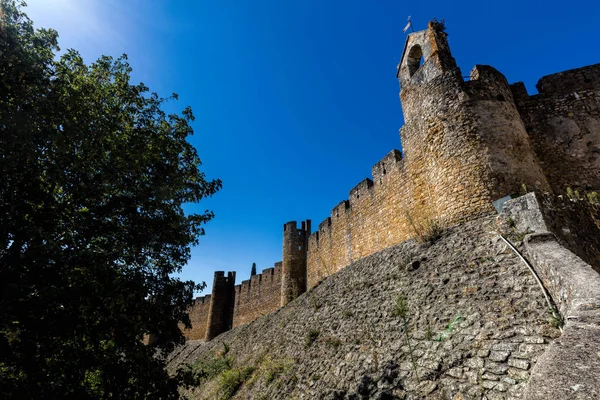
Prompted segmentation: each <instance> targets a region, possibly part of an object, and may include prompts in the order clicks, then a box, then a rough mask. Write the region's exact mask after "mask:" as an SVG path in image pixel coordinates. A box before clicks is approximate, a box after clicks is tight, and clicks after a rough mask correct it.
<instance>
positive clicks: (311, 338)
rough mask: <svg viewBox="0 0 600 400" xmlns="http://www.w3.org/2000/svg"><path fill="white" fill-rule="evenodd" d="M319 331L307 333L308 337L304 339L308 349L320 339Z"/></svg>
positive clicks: (313, 330)
mask: <svg viewBox="0 0 600 400" xmlns="http://www.w3.org/2000/svg"><path fill="white" fill-rule="evenodd" d="M319 333H320V332H319V331H318V330H316V329H310V330H309V331H308V332H307V333H306V337H305V338H304V346H305V347H306V348H308V347H310V346H312V345H313V343H314V342H315V341H316V340H317V338H318V337H319Z"/></svg>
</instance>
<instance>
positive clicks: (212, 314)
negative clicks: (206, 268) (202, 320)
mask: <svg viewBox="0 0 600 400" xmlns="http://www.w3.org/2000/svg"><path fill="white" fill-rule="evenodd" d="M234 285H235V272H228V273H227V276H225V272H223V271H217V272H215V278H214V280H213V288H212V294H211V299H210V306H209V309H208V326H207V327H206V340H211V339H212V338H214V337H216V336H218V335H220V334H221V333H223V332H226V331H228V330H230V329H231V326H232V324H233V306H234Z"/></svg>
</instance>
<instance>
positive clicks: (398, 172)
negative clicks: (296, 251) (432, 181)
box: [307, 150, 412, 287]
mask: <svg viewBox="0 0 600 400" xmlns="http://www.w3.org/2000/svg"><path fill="white" fill-rule="evenodd" d="M372 175H373V179H372V180H371V179H365V180H363V181H362V182H361V183H359V184H358V185H357V186H356V187H354V188H353V189H352V190H351V191H350V194H349V196H348V197H349V200H344V201H342V202H341V203H339V204H338V205H337V206H335V207H334V208H333V210H332V211H331V216H330V217H328V218H327V219H325V220H324V221H323V222H321V223H320V224H319V228H318V229H317V231H316V232H314V233H313V234H312V235H310V237H309V240H308V251H307V252H308V255H307V284H308V287H312V286H315V285H316V284H317V282H319V281H320V280H322V279H324V278H326V277H327V276H329V275H331V274H333V273H335V272H337V271H339V270H340V269H342V268H343V267H345V266H347V265H349V264H351V263H352V262H353V261H356V260H358V259H361V258H363V257H365V256H367V255H369V254H372V253H374V252H376V251H379V250H381V249H383V248H386V247H389V246H390V245H392V244H394V243H399V242H401V241H403V240H406V239H408V238H409V237H410V236H412V233H411V232H410V227H409V225H408V221H407V219H406V215H405V213H404V210H406V209H408V202H407V199H408V191H409V181H407V180H406V179H405V173H404V166H403V161H402V156H401V154H400V152H399V151H398V150H393V151H392V152H390V153H389V154H388V155H387V156H386V157H384V158H383V159H382V160H381V161H380V162H378V163H377V164H376V165H375V166H373V170H372Z"/></svg>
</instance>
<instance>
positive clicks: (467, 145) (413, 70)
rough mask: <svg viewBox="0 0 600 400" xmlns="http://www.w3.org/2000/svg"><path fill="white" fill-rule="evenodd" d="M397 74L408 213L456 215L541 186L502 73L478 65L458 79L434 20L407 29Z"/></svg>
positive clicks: (487, 208) (541, 177)
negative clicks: (418, 28) (414, 29)
mask: <svg viewBox="0 0 600 400" xmlns="http://www.w3.org/2000/svg"><path fill="white" fill-rule="evenodd" d="M397 77H398V80H399V81H400V87H401V91H400V99H401V102H402V111H403V113H404V120H405V125H404V127H403V128H402V129H401V130H400V136H401V140H402V147H403V150H404V156H405V165H406V166H407V173H408V178H409V179H410V180H411V181H412V192H413V196H412V198H413V200H412V203H413V204H412V205H411V206H412V209H413V210H414V214H415V215H417V216H420V215H424V216H428V217H431V218H438V219H442V220H444V219H445V220H448V221H452V222H457V221H460V220H463V219H469V218H472V217H475V216H477V215H478V214H484V213H488V212H490V211H491V210H492V202H493V201H494V200H497V199H499V198H502V197H504V196H507V195H510V194H515V193H518V192H519V191H520V190H521V188H522V186H523V185H525V186H526V187H527V188H528V189H529V190H531V189H538V190H549V185H548V182H547V181H546V178H545V176H544V174H543V172H542V170H541V168H540V166H539V164H538V162H537V160H536V157H535V155H534V152H533V150H532V148H531V144H530V139H529V137H528V135H527V132H526V131H525V127H524V125H523V122H522V120H521V117H520V115H519V112H518V110H517V108H516V106H515V103H514V101H513V98H512V93H511V90H510V87H509V85H508V82H507V81H506V78H505V77H504V76H503V75H502V74H501V73H499V72H498V71H496V70H495V69H494V68H492V67H489V66H484V65H478V66H475V67H474V68H473V70H472V71H471V73H470V76H469V77H468V79H466V80H465V78H464V77H463V76H462V74H461V71H460V69H459V68H458V66H457V65H456V61H455V60H454V58H453V57H452V54H451V52H450V47H449V46H448V40H447V34H446V33H445V32H444V26H443V24H442V23H438V22H436V21H432V22H430V23H429V25H428V29H426V30H423V31H419V32H414V33H411V34H409V35H408V37H407V39H406V44H405V47H404V51H403V54H402V58H401V61H400V64H399V65H398V73H397Z"/></svg>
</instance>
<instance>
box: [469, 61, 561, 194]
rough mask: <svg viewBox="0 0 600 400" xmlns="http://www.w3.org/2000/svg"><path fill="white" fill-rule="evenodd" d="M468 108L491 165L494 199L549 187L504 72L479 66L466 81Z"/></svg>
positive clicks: (483, 153)
mask: <svg viewBox="0 0 600 400" xmlns="http://www.w3.org/2000/svg"><path fill="white" fill-rule="evenodd" d="M464 89H465V93H466V96H467V98H468V100H466V101H464V102H463V107H468V108H469V110H470V111H471V112H472V113H473V114H474V115H475V123H476V129H477V132H478V137H479V138H480V140H481V142H482V145H483V152H482V158H485V159H486V161H487V163H488V167H489V170H490V171H489V179H490V180H491V182H490V190H491V196H492V198H493V199H494V200H496V199H499V198H502V197H504V196H507V195H514V194H519V193H520V192H522V191H523V185H525V187H526V188H528V190H536V191H544V192H547V191H549V190H550V185H549V184H548V181H547V179H546V177H545V176H544V172H543V170H542V168H541V167H540V165H539V161H538V160H537V157H536V156H535V153H534V151H533V149H532V146H531V141H530V138H529V136H528V134H527V131H526V129H525V126H524V124H523V121H522V120H521V116H520V115H519V111H518V110H517V107H516V105H515V103H514V101H513V96H512V92H511V89H510V86H509V85H508V82H507V80H506V78H505V77H504V75H502V74H501V73H500V72H498V71H497V70H496V69H494V68H492V67H490V66H487V65H477V66H475V67H474V68H473V70H472V71H471V74H470V80H469V81H466V82H465V83H464Z"/></svg>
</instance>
